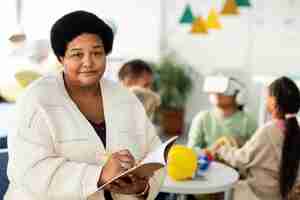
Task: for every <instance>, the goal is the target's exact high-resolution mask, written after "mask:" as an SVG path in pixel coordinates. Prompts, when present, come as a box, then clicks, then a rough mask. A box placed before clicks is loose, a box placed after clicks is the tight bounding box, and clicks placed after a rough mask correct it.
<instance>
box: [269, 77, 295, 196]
mask: <svg viewBox="0 0 300 200" xmlns="http://www.w3.org/2000/svg"><path fill="white" fill-rule="evenodd" d="M269 95H270V96H273V97H275V101H276V107H277V111H278V113H279V115H281V116H282V118H283V119H284V122H285V129H284V130H285V131H284V133H285V138H284V142H283V147H282V153H281V163H280V193H281V196H282V198H283V199H287V197H288V195H289V192H290V191H291V190H292V189H293V186H294V184H295V182H296V179H297V176H298V169H299V160H300V151H299V147H300V128H299V125H298V122H297V118H296V114H297V112H298V111H299V108H300V92H299V89H298V87H297V85H296V84H295V83H294V82H293V81H292V80H290V79H289V78H287V77H281V78H279V79H277V80H275V81H274V82H273V83H272V84H271V85H270V86H269ZM287 115H289V116H287Z"/></svg>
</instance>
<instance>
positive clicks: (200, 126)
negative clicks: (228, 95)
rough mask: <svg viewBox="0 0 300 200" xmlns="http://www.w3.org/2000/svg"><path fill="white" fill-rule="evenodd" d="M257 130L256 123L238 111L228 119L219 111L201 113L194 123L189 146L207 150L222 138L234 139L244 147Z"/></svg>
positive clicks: (190, 132)
mask: <svg viewBox="0 0 300 200" xmlns="http://www.w3.org/2000/svg"><path fill="white" fill-rule="evenodd" d="M256 128H257V123H256V121H255V120H254V119H253V118H251V117H250V116H249V114H247V113H246V112H244V111H237V112H235V113H234V114H233V115H231V116H229V117H226V118H224V117H223V116H222V115H221V113H220V111H218V110H212V111H205V112H200V113H198V114H197V115H196V116H195V118H194V119H193V121H192V125H191V128H190V131H189V138H188V146H189V147H193V148H205V147H207V146H210V145H212V144H213V143H214V142H215V141H216V140H217V139H218V138H220V137H222V136H230V137H234V138H235V139H236V140H237V142H238V143H239V145H243V144H244V143H245V142H246V141H247V140H248V139H249V138H250V137H251V135H252V134H253V133H254V132H255V130H256Z"/></svg>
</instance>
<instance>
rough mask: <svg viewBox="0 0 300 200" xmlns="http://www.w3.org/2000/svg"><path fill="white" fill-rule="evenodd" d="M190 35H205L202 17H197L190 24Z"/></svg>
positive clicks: (205, 25)
mask: <svg viewBox="0 0 300 200" xmlns="http://www.w3.org/2000/svg"><path fill="white" fill-rule="evenodd" d="M191 33H196V34H197V33H200V34H207V33H208V28H207V24H206V22H205V20H204V19H203V17H201V16H199V17H197V18H196V19H195V20H194V22H193V24H192V29H191Z"/></svg>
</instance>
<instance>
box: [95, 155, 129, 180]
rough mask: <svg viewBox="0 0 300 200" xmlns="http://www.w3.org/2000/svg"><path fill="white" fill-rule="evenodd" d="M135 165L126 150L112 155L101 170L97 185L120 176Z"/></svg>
mask: <svg viewBox="0 0 300 200" xmlns="http://www.w3.org/2000/svg"><path fill="white" fill-rule="evenodd" d="M134 165H135V160H134V157H133V156H132V155H131V153H130V152H129V151H128V150H121V151H118V152H115V153H113V154H112V155H111V156H110V157H109V158H108V160H107V162H106V164H105V165H104V166H103V168H102V173H101V176H100V178H99V181H98V185H102V184H104V183H106V182H107V181H109V180H111V179H112V178H113V177H115V176H117V175H119V174H121V173H122V172H124V171H126V170H128V169H129V168H131V167H133V166H134Z"/></svg>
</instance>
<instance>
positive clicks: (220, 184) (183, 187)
mask: <svg viewBox="0 0 300 200" xmlns="http://www.w3.org/2000/svg"><path fill="white" fill-rule="evenodd" d="M238 179H239V174H238V172H237V171H236V170H234V169H233V168H231V167H228V166H226V165H224V164H221V163H218V162H212V163H211V165H210V167H209V169H208V170H207V172H205V174H204V176H203V177H196V178H194V179H192V180H188V181H173V180H171V179H170V177H168V176H167V177H166V179H165V181H164V184H163V186H162V188H161V190H160V191H161V192H168V193H177V194H209V193H217V192H224V191H227V190H229V189H231V188H232V187H233V185H234V184H235V183H236V182H237V181H238Z"/></svg>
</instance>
